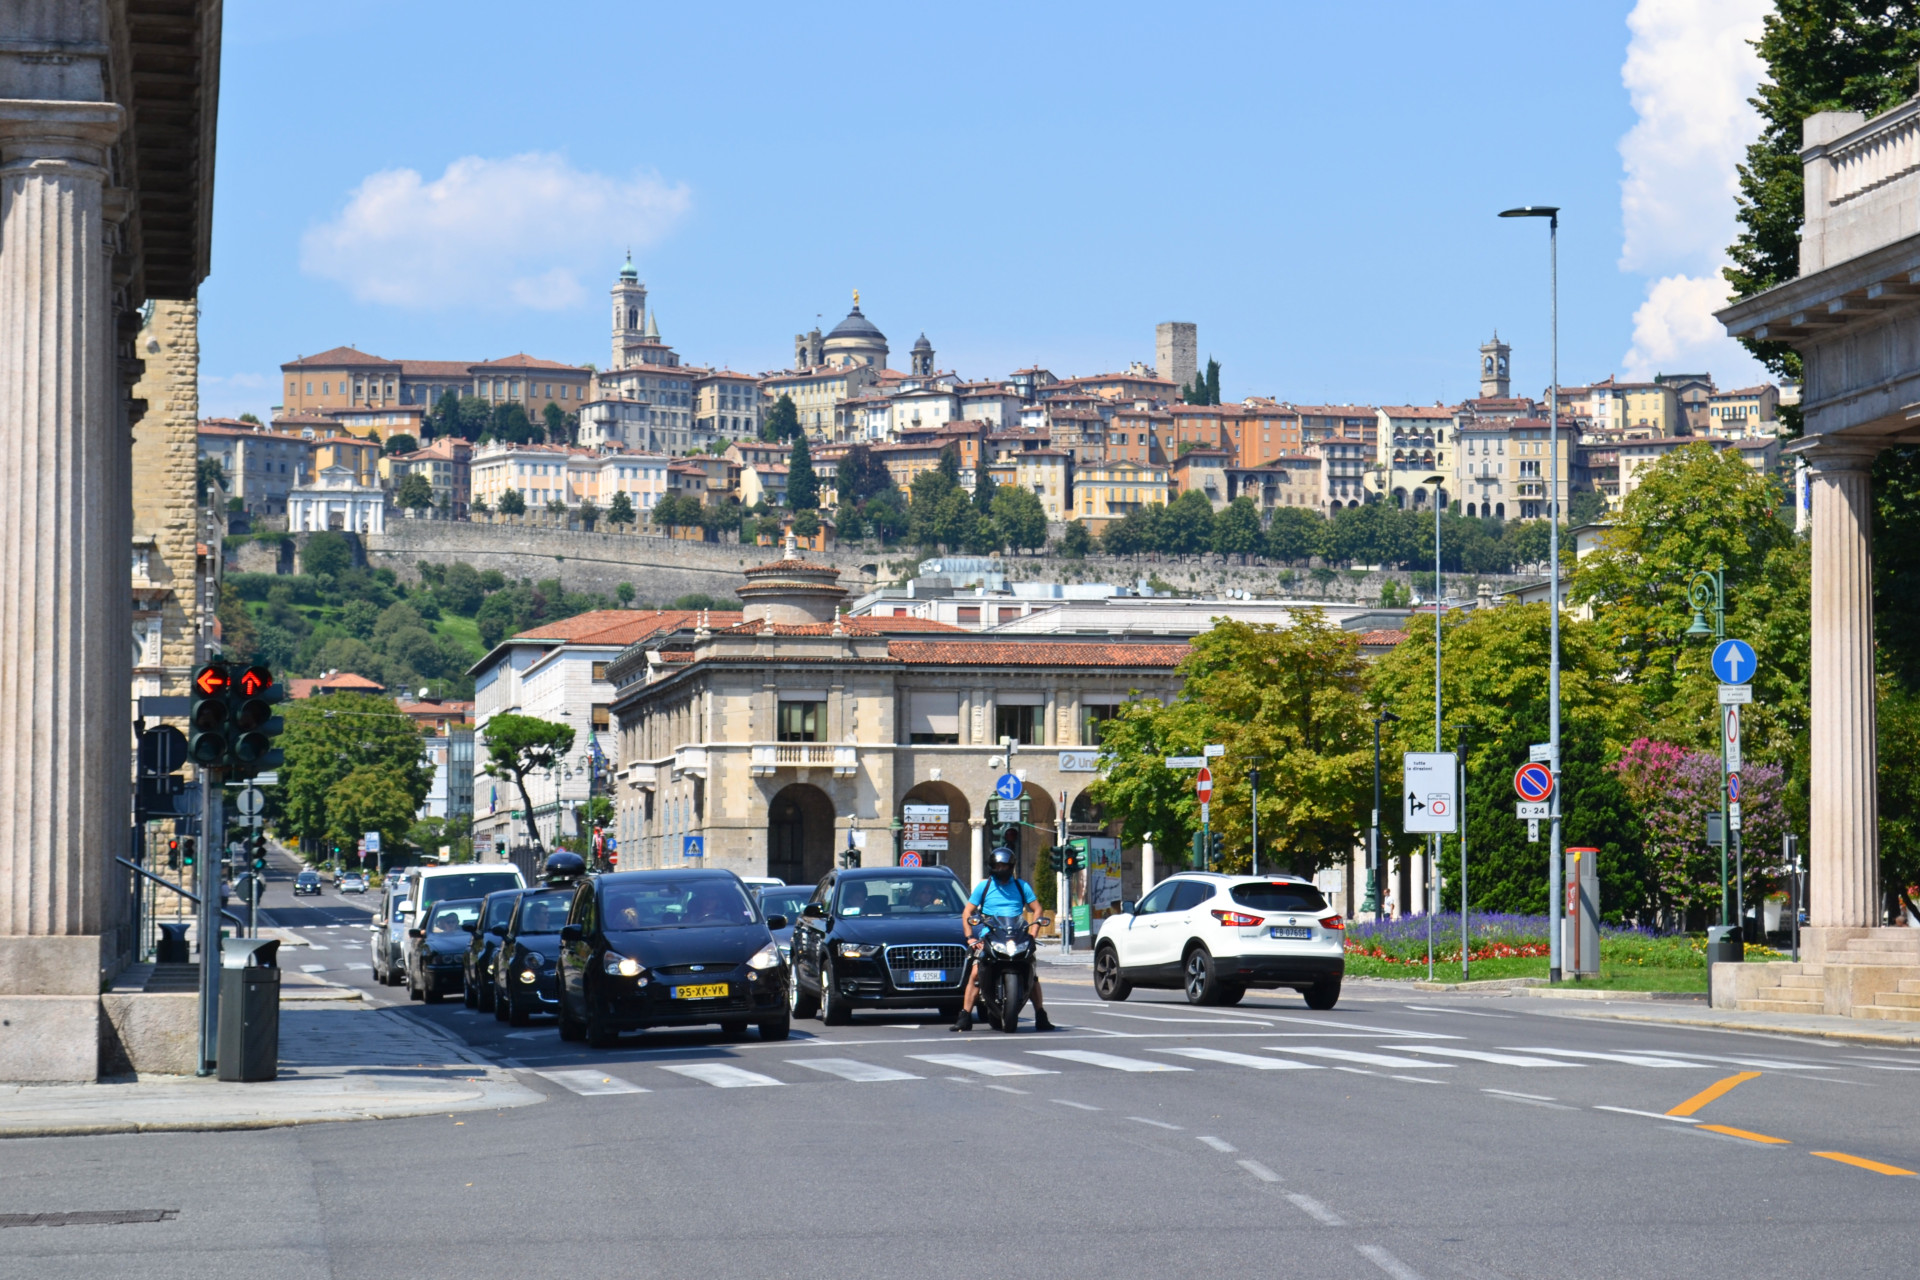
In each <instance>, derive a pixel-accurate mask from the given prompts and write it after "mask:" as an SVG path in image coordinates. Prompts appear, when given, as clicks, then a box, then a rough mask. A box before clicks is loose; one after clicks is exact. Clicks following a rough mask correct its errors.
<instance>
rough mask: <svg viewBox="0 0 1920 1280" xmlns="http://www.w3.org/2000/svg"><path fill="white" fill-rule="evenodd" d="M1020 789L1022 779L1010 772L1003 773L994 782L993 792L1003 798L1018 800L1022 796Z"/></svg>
mask: <svg viewBox="0 0 1920 1280" xmlns="http://www.w3.org/2000/svg"><path fill="white" fill-rule="evenodd" d="M1020 790H1021V786H1020V779H1018V778H1016V777H1014V776H1013V775H1012V774H1010V773H1003V774H1001V775H1000V777H999V779H998V780H997V781H996V782H995V783H994V784H993V794H995V795H997V796H999V797H1000V798H1001V799H1002V800H1018V799H1019V798H1020Z"/></svg>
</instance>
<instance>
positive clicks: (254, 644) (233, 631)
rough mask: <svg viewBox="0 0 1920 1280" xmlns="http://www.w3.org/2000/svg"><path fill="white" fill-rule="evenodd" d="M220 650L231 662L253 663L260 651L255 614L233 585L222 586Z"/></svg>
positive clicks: (227, 583) (228, 583) (224, 583)
mask: <svg viewBox="0 0 1920 1280" xmlns="http://www.w3.org/2000/svg"><path fill="white" fill-rule="evenodd" d="M219 618H220V650H221V653H222V654H223V655H225V656H226V657H227V658H228V659H229V660H230V661H235V662H248V661H251V660H252V659H253V657H254V655H255V654H256V653H258V652H259V649H260V634H259V632H258V630H257V629H256V628H255V627H254V625H253V614H251V613H249V612H248V611H247V604H246V601H244V600H242V599H241V598H240V592H239V591H238V590H236V589H235V587H234V585H233V583H231V582H222V583H221V584H220V608H219Z"/></svg>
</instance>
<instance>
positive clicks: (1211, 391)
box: [1200, 356, 1220, 404]
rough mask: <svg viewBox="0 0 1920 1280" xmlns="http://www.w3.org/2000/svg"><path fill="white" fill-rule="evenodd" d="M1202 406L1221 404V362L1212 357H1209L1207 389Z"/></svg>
mask: <svg viewBox="0 0 1920 1280" xmlns="http://www.w3.org/2000/svg"><path fill="white" fill-rule="evenodd" d="M1200 403H1201V404H1219V403H1220V362H1219V361H1218V360H1215V359H1214V358H1213V357H1212V356H1208V357H1207V388H1206V395H1205V396H1204V397H1203V398H1202V399H1201V401H1200Z"/></svg>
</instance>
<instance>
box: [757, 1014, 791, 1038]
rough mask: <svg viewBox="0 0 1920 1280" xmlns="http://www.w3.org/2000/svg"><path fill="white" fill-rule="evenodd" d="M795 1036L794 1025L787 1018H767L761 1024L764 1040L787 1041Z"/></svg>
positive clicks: (761, 1036)
mask: <svg viewBox="0 0 1920 1280" xmlns="http://www.w3.org/2000/svg"><path fill="white" fill-rule="evenodd" d="M792 1034H793V1023H792V1022H791V1021H790V1020H788V1019H786V1018H767V1019H765V1020H763V1021H762V1022H761V1023H760V1038H761V1039H762V1040H785V1039H786V1038H787V1037H788V1036H790V1035H792Z"/></svg>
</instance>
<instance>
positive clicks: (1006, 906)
mask: <svg viewBox="0 0 1920 1280" xmlns="http://www.w3.org/2000/svg"><path fill="white" fill-rule="evenodd" d="M982 916H1025V917H1026V921H1027V931H1028V932H1029V933H1031V934H1032V935H1033V936H1034V937H1035V938H1038V937H1039V936H1040V925H1039V920H1040V899H1039V897H1038V896H1037V895H1035V893H1034V892H1033V886H1032V885H1030V884H1028V883H1027V882H1026V881H1025V880H1022V879H1021V878H1020V877H1018V876H1016V875H1014V874H1013V853H1012V851H1011V850H1008V849H995V850H994V851H993V853H992V854H991V855H990V856H989V857H988V858H987V878H986V879H985V880H982V881H981V882H980V883H979V884H976V885H975V886H973V893H972V895H971V896H969V897H968V899H967V904H966V906H964V907H962V908H961V909H960V927H961V928H962V929H963V930H965V931H966V935H967V945H968V946H970V947H972V948H973V953H974V956H975V962H974V963H973V964H970V965H968V966H967V990H966V994H965V995H963V996H961V998H960V1016H959V1017H958V1018H955V1019H954V1022H953V1030H955V1031H971V1030H973V1006H974V1001H975V1000H977V999H978V998H979V995H980V965H979V963H978V957H979V955H980V953H981V951H982V950H983V949H984V948H985V946H986V943H985V942H984V941H983V940H982V939H981V938H980V937H979V936H978V935H977V934H976V933H975V932H974V929H975V928H976V926H977V925H978V924H979V922H980V918H981V917H982ZM1029 995H1030V998H1031V999H1032V1001H1033V1027H1034V1030H1036V1031H1051V1030H1053V1022H1052V1020H1051V1019H1049V1018H1048V1017H1047V1010H1046V1006H1045V1005H1043V1004H1042V1003H1041V1002H1040V975H1039V974H1038V973H1035V974H1034V975H1033V989H1032V991H1031V992H1030V993H1029Z"/></svg>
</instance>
